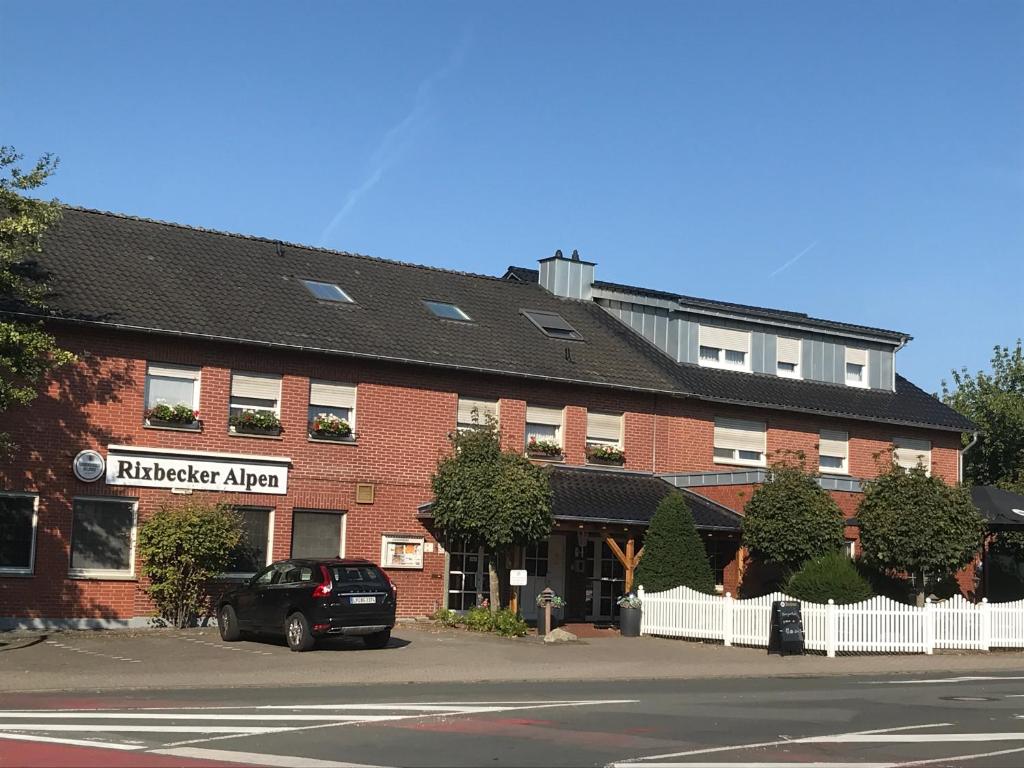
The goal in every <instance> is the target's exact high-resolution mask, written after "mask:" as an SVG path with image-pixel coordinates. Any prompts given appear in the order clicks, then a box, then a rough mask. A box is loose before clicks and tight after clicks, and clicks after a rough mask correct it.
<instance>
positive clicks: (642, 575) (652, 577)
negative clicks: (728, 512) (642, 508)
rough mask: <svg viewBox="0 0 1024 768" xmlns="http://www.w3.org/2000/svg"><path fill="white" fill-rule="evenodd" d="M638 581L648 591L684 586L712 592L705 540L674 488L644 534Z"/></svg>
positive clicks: (712, 579)
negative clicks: (702, 539) (701, 537)
mask: <svg viewBox="0 0 1024 768" xmlns="http://www.w3.org/2000/svg"><path fill="white" fill-rule="evenodd" d="M636 582H637V584H639V585H641V586H643V588H644V590H646V591H648V592H663V591H665V590H666V589H674V588H675V587H678V586H686V587H689V588H690V589H696V590H698V591H700V592H713V591H714V589H715V576H714V574H713V573H712V572H711V564H710V563H709V562H708V553H707V550H706V549H705V548H704V542H703V541H701V539H700V534H698V533H697V527H696V526H695V525H694V523H693V513H692V512H690V507H689V506H688V505H687V503H686V499H684V498H683V496H682V494H680V493H676V492H675V491H673V492H672V493H670V494H669V495H668V496H666V497H665V498H664V499H662V500H661V503H660V504H658V509H657V510H655V512H654V517H652V518H651V524H650V526H649V527H648V529H647V534H646V535H645V536H644V553H643V557H641V558H640V564H639V565H638V566H637V572H636Z"/></svg>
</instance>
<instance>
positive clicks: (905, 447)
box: [892, 437, 932, 473]
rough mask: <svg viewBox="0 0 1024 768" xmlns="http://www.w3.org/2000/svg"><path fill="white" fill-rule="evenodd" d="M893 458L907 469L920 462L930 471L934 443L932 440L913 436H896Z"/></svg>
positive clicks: (893, 442)
mask: <svg viewBox="0 0 1024 768" xmlns="http://www.w3.org/2000/svg"><path fill="white" fill-rule="evenodd" d="M892 446H893V460H894V461H895V462H896V463H897V464H899V465H900V466H901V467H903V468H905V469H913V468H914V467H916V466H917V465H918V463H919V462H920V464H921V465H922V466H923V467H924V468H925V469H926V470H927V471H928V472H929V473H930V472H931V466H932V444H931V441H930V440H918V439H916V438H912V437H896V438H893V441H892Z"/></svg>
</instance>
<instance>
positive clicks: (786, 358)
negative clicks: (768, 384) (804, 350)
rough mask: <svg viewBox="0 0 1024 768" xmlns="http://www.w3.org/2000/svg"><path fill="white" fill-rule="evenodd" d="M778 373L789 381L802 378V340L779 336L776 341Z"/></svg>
mask: <svg viewBox="0 0 1024 768" xmlns="http://www.w3.org/2000/svg"><path fill="white" fill-rule="evenodd" d="M776 358H777V362H776V366H777V367H776V373H778V374H779V376H784V377H786V378H788V379H799V378H800V339H793V338H787V337H785V336H779V337H778V340H777V341H776Z"/></svg>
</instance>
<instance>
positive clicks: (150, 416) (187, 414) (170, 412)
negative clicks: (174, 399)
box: [146, 403, 203, 432]
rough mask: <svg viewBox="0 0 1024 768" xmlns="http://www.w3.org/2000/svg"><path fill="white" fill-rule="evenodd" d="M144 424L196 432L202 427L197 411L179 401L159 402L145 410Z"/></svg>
mask: <svg viewBox="0 0 1024 768" xmlns="http://www.w3.org/2000/svg"><path fill="white" fill-rule="evenodd" d="M146 424H147V425H148V426H150V427H160V428H162V429H185V430H191V431H193V432H198V431H199V430H201V429H202V428H203V425H202V423H201V422H200V421H199V411H195V410H193V409H192V407H191V406H188V405H185V404H184V403H179V404H178V405H167V404H166V403H160V404H158V405H154V406H153V407H152V408H150V409H149V410H148V411H146Z"/></svg>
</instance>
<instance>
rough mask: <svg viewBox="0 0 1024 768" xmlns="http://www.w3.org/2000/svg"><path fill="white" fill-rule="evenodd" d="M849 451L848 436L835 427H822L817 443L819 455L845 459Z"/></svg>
mask: <svg viewBox="0 0 1024 768" xmlns="http://www.w3.org/2000/svg"><path fill="white" fill-rule="evenodd" d="M849 452H850V436H849V434H847V433H846V432H841V431H839V430H836V429H823V430H821V436H820V439H819V444H818V454H819V455H820V456H834V457H837V458H841V459H846V458H848V456H849Z"/></svg>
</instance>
